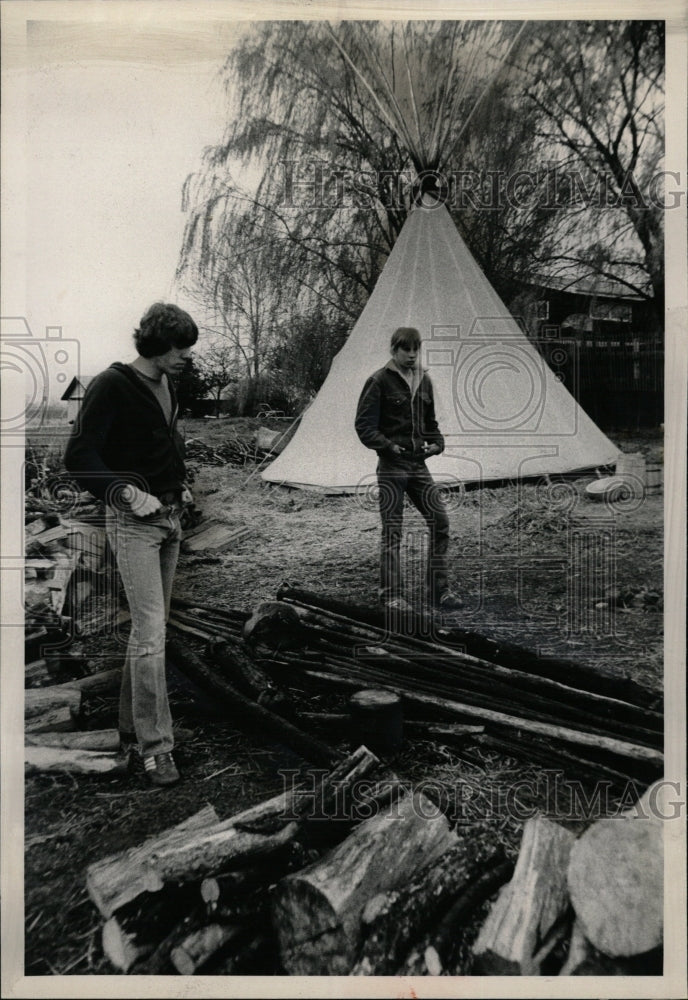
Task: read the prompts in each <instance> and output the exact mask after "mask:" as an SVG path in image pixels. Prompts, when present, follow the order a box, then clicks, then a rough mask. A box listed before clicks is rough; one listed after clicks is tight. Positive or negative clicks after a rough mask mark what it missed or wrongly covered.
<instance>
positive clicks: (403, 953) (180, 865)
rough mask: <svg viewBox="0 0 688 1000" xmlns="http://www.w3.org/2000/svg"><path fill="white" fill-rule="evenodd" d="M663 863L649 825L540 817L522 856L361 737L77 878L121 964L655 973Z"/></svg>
mask: <svg viewBox="0 0 688 1000" xmlns="http://www.w3.org/2000/svg"><path fill="white" fill-rule="evenodd" d="M610 824H612V825H613V824H615V827H614V830H613V831H612V828H611V826H610ZM608 827H609V831H608V829H607V828H608ZM648 828H650V829H649V830H648ZM613 841H616V844H617V847H616V849H615V853H614V857H613V858H612V855H611V844H612V842H613ZM603 842H604V843H605V845H608V846H606V847H605V848H602V851H601V854H600V856H599V863H598V864H596V865H595V864H593V865H592V871H591V872H590V874H588V872H589V870H590V869H589V866H590V861H591V852H599V851H600V845H601V844H602V843H603ZM661 860H662V857H661V823H659V822H658V821H657V820H648V819H647V818H643V819H640V818H638V817H637V816H621V817H619V818H618V819H611V820H603V821H600V822H598V823H595V824H593V825H592V826H591V827H589V829H588V830H587V831H586V832H585V833H583V834H582V835H581V836H580V837H578V838H576V836H575V835H574V834H573V833H572V832H571V831H569V830H567V829H565V828H563V827H562V826H560V825H558V824H557V823H554V822H552V821H550V820H548V819H547V818H546V817H544V816H541V815H537V816H535V817H534V818H532V819H530V820H528V822H527V823H526V825H525V827H524V831H523V840H522V844H521V849H520V853H519V856H518V859H517V861H516V864H515V866H514V864H513V862H512V861H510V860H509V859H507V858H506V857H505V856H504V855H503V854H502V853H501V851H497V852H496V853H492V854H485V853H481V851H480V847H479V845H477V846H476V844H475V842H474V841H473V839H472V838H470V837H466V836H464V837H460V836H459V835H458V834H457V833H456V832H455V831H454V830H453V829H452V828H451V826H450V824H449V822H448V820H447V818H446V817H445V816H444V815H443V814H442V813H441V812H440V811H439V810H438V809H436V808H433V806H432V803H431V802H430V801H429V800H428V799H427V798H425V796H424V795H423V794H422V792H421V791H420V790H418V791H415V792H414V791H413V789H411V788H409V787H407V786H405V785H404V783H403V782H401V781H400V780H399V779H398V778H397V777H396V775H394V774H392V773H390V772H389V771H387V770H386V769H385V768H384V765H383V764H382V763H381V762H380V761H379V759H378V758H377V757H375V755H374V754H371V753H370V751H369V750H367V749H366V748H365V747H359V749H358V750H356V751H355V752H354V753H353V754H352V755H350V756H349V757H348V758H346V759H345V760H344V761H342V762H340V764H338V765H337V767H335V768H334V769H332V770H331V771H329V772H324V773H323V772H317V777H316V776H315V775H311V776H310V780H309V781H306V780H304V781H303V783H302V784H300V785H297V786H295V787H293V788H291V789H288V790H285V791H283V792H282V793H280V794H278V795H276V796H274V797H273V798H271V799H268V800H267V801H263V802H260V803H258V804H257V805H255V806H253V807H251V808H249V809H246V810H244V811H243V812H241V813H239V814H237V815H235V816H232V817H230V818H228V819H225V820H220V819H219V818H218V816H217V813H216V812H215V810H214V808H213V807H212V806H207V807H205V808H204V809H203V810H201V811H200V812H199V813H197V814H195V815H193V816H191V817H189V818H188V819H187V820H186V821H185V822H183V823H181V824H179V825H178V826H176V827H174V828H172V829H169V830H166V831H164V832H163V833H160V834H158V835H156V836H154V837H151V838H149V839H148V840H146V841H144V842H143V843H141V844H139V845H136V846H133V847H130V848H128V849H127V850H124V851H121V852H120V853H118V854H116V855H112V856H109V857H106V858H103V859H102V860H101V861H98V862H95V863H93V864H91V865H90V866H89V867H88V869H87V873H86V884H87V889H88V893H89V895H90V897H91V900H92V901H93V903H94V904H95V905H96V907H97V908H98V910H99V912H100V914H101V917H102V919H103V927H102V946H103V950H104V953H105V955H106V956H107V957H108V959H109V961H110V962H111V963H112V965H113V966H114V967H115V968H116V969H117V970H119V971H121V972H126V973H130V974H165V973H175V972H176V973H179V974H181V975H195V974H209V975H234V974H271V973H286V974H288V975H360V976H371V975H440V974H445V975H446V974H457V973H462V974H466V973H472V974H476V975H530V976H532V975H556V974H558V975H572V974H574V975H583V974H587V973H595V972H597V973H598V974H601V973H602V972H603V971H606V972H607V974H609V972H610V971H614V970H616V971H617V972H618V973H619V974H629V973H630V971H631V970H632V969H633V968H635V969H636V970H637V968H638V966H637V961H638V959H640V960H641V961H644V962H645V963H646V967H645V971H647V972H648V973H651V972H653V971H655V970H656V968H657V964H658V963H660V966H661V940H662V921H661V913H662V906H661V900H662V880H661ZM603 867H604V868H605V869H606V870H604V871H603V870H602V869H603ZM647 869H649V874H648V871H647ZM591 878H592V879H594V880H595V884H594V886H591V884H590V879H591ZM496 893H498V895H497V896H496V898H495V894H496ZM648 893H650V894H651V895H652V899H653V900H656V902H655V903H653V904H652V905H650V906H648V905H647V901H648ZM491 899H494V902H493V903H492V905H491V908H490V909H489V912H488V913H487V917H486V919H485V920H484V923H483V924H482V927H481V928H480V930H479V932H478V934H477V938H476V937H475V933H474V928H473V929H471V928H472V923H473V922H474V921H475V917H476V914H479V913H480V912H482V910H483V908H484V906H485V904H486V903H487V902H488V901H489V900H491ZM467 936H468V938H470V937H473V938H474V941H473V945H472V948H471V950H470V955H471V956H472V957H471V958H469V960H468V965H467V964H466V960H465V958H461V957H460V952H461V950H462V949H465V942H466V940H467ZM631 958H632V959H633V960H634V961H636V966H635V967H634V966H632V965H629V964H628V962H629V959H631ZM462 963H463V964H462Z"/></svg>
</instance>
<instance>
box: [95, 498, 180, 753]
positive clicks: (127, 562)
mask: <svg viewBox="0 0 688 1000" xmlns="http://www.w3.org/2000/svg"><path fill="white" fill-rule="evenodd" d="M106 526H107V535H108V539H109V541H110V546H111V548H112V551H113V552H114V554H115V557H116V559H117V567H118V569H119V572H120V576H121V577H122V583H123V584H124V590H125V593H126V595H127V602H128V604H129V611H130V614H131V633H130V635H129V642H128V644H127V653H126V658H125V661H124V669H123V671H122V687H121V691H120V702H119V728H120V730H122V731H123V732H133V733H135V734H136V738H137V741H138V744H139V747H140V749H141V753H142V754H143V755H144V756H149V755H150V754H158V753H165V752H167V751H169V750H171V749H172V747H173V746H174V738H173V736H172V716H171V714H170V705H169V700H168V696H167V679H166V676H165V628H166V624H167V618H168V616H169V613H170V601H171V598H172V581H173V579H174V573H175V569H176V568H177V559H178V557H179V546H180V543H181V537H182V529H181V524H180V521H179V513H177V512H174V511H173V512H170V511H169V509H167V510H166V513H159V514H154V515H153V516H152V517H149V518H146V519H145V520H142V519H141V518H139V517H135V516H134V515H133V514H131V513H129V512H128V511H123V510H117V509H115V508H114V507H108V508H107V521H106Z"/></svg>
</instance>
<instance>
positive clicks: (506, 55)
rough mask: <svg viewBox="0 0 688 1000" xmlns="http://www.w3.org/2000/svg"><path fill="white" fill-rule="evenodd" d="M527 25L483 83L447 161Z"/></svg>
mask: <svg viewBox="0 0 688 1000" xmlns="http://www.w3.org/2000/svg"><path fill="white" fill-rule="evenodd" d="M527 24H528V22H527V21H524V22H523V24H522V25H521V27H520V28H519V29H518V31H517V32H516V34H515V35H514V37H513V39H512V41H511V44H510V45H509V48H508V49H507V51H506V53H505V54H504V56H503V57H502V59H501V60H500V63H499V65H498V66H497V68H496V69H495V71H494V73H493V74H492V75H491V76H490V78H489V79H488V80H487V82H486V83H485V86H484V87H483V90H482V92H481V93H480V95H479V96H478V98H477V100H476V101H475V103H474V104H473V107H472V108H471V110H470V111H469V112H468V115H467V116H466V118H465V119H464V122H463V124H462V125H461V128H460V129H459V132H458V135H457V136H456V138H455V139H454V142H453V143H452V145H451V147H450V149H449V151H448V152H447V159H448V158H449V157H450V156H451V154H452V153H453V152H454V150H455V149H456V147H457V145H458V142H459V140H460V139H461V136H462V135H463V134H464V132H465V131H466V129H467V128H468V125H469V123H470V120H471V118H472V117H473V115H474V114H475V111H476V109H477V108H478V106H479V105H480V103H481V102H482V101H483V99H484V98H485V95H486V94H487V93H488V91H489V90H490V88H491V87H492V85H493V83H494V81H495V80H496V79H497V75H498V73H499V71H500V69H501V68H502V66H503V65H504V64H505V63H506V61H507V60H508V58H509V56H510V55H511V53H512V52H513V51H514V48H515V47H516V44H517V42H518V40H519V39H520V37H521V36H522V35H523V33H524V32H525V29H526V27H527Z"/></svg>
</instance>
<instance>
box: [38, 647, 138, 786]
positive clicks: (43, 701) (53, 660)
mask: <svg viewBox="0 0 688 1000" xmlns="http://www.w3.org/2000/svg"><path fill="white" fill-rule="evenodd" d="M41 662H43V663H44V664H45V665H46V666H45V671H46V673H45V676H44V677H41V678H40V679H39V680H40V682H41V685H42V686H34V687H27V689H26V690H25V692H24V760H25V764H26V767H27V769H28V770H30V771H59V772H70V773H77V774H95V775H100V774H118V773H123V772H124V771H125V770H126V763H125V761H124V759H123V758H122V757H121V756H120V755H119V754H118V750H119V732H118V730H116V729H103V730H88V731H83V730H80V729H79V725H80V722H81V719H82V708H83V704H82V703H83V699H84V697H86V698H88V697H92V696H94V695H102V694H105V693H112V692H113V691H116V690H117V689H118V688H119V685H120V681H121V670H120V669H112V670H101V671H98V672H96V673H91V672H88V671H89V669H90V665H89V664H88V662H87V661H86V660H85V659H84V658H83V657H79V656H70V655H69V654H68V653H64V652H62V653H57V652H55V651H51V652H50V654H47V656H46V658H44V659H43V660H42V661H41ZM65 677H68V680H64V678H65ZM33 679H34V681H35V679H36V678H35V676H34V678H33Z"/></svg>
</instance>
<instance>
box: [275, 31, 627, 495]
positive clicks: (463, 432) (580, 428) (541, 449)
mask: <svg viewBox="0 0 688 1000" xmlns="http://www.w3.org/2000/svg"><path fill="white" fill-rule="evenodd" d="M524 27H525V25H523V26H521V28H519V29H518V32H517V34H516V35H515V36H514V37H511V36H510V34H509V31H507V32H504V31H503V30H502V28H503V26H500V25H498V24H496V23H489V22H488V23H486V25H485V27H484V30H480V31H478V32H476V33H473V34H469V37H468V39H464V38H463V37H461V49H462V51H463V52H464V55H465V61H466V67H467V68H466V74H465V78H464V79H459V76H458V75H457V72H456V67H457V64H456V62H453V63H452V64H451V66H450V67H449V68H448V70H447V73H448V77H447V80H446V81H445V83H446V85H445V86H444V88H443V90H442V100H441V101H440V102H439V105H438V106H437V109H436V112H435V119H434V121H431V120H424V119H423V115H422V113H421V110H420V109H423V108H427V107H428V106H429V105H430V101H429V98H428V93H427V92H426V91H425V88H426V87H427V84H428V81H427V79H426V78H424V77H423V76H422V74H421V75H419V74H418V73H416V74H415V76H414V72H413V60H412V58H411V57H410V56H409V49H410V46H411V34H410V30H409V28H408V26H407V27H405V28H404V31H403V33H402V39H401V41H402V43H403V44H397V45H395V46H393V47H390V55H389V59H390V60H391V62H390V65H389V66H387V67H385V66H383V65H382V64H381V62H380V59H379V57H378V55H377V54H376V53H375V52H374V50H373V48H372V46H371V44H370V41H369V39H368V35H367V32H366V30H365V28H364V26H361V25H357V24H351V25H348V26H344V29H343V31H342V32H340V33H339V34H336V33H335V32H334V31H331V32H330V34H331V37H332V41H333V43H334V44H335V45H336V47H337V50H338V51H339V52H340V53H341V55H342V58H343V59H345V60H346V62H347V64H348V65H350V67H351V69H352V72H353V73H354V74H355V76H356V79H357V81H358V82H359V83H360V86H361V87H362V88H364V89H365V90H366V92H367V93H369V95H370V99H371V101H372V102H373V107H374V108H375V110H376V113H377V114H378V115H379V117H380V119H382V120H384V121H385V122H386V123H387V125H388V127H389V129H390V131H391V132H392V133H393V134H394V135H395V136H396V137H397V139H398V142H399V143H400V144H401V145H403V146H404V148H405V149H406V150H407V152H408V156H409V159H410V161H411V162H412V164H413V166H414V168H415V170H416V174H417V175H418V177H419V178H423V176H424V175H427V174H428V173H429V174H433V173H435V172H436V171H437V172H438V173H439V174H441V171H442V170H443V169H445V167H446V166H447V165H448V163H449V162H450V158H451V156H452V154H453V151H454V150H455V148H456V145H457V142H458V140H459V139H460V137H461V134H462V132H463V131H464V130H465V129H466V126H467V125H468V123H469V121H470V120H471V117H472V115H473V113H474V111H475V109H476V107H477V106H478V104H479V103H480V102H481V101H482V100H483V99H484V97H485V94H486V93H487V92H488V90H489V88H490V85H491V83H492V82H493V81H494V79H495V78H496V74H497V72H498V71H499V69H500V68H501V67H502V66H504V65H505V64H506V61H507V59H508V57H509V54H510V53H511V52H513V50H514V46H515V45H516V44H517V43H518V42H519V40H520V39H522V37H523V31H524ZM457 37H459V36H457ZM346 39H351V42H350V44H349V47H348V48H347V44H346ZM470 39H473V41H472V42H471V43H470V44H468V42H469V41H470ZM457 44H458V43H457ZM354 51H355V53H356V55H355V56H354V55H353V54H352V53H353V52H354ZM494 62H496V65H497V70H494V69H492V68H490V65H491V63H494ZM486 72H487V73H488V79H487V81H486V85H485V87H484V89H483V90H482V93H481V95H480V97H478V99H477V101H475V102H474V103H473V105H472V108H471V110H470V112H469V113H467V114H466V113H465V107H466V105H465V102H466V100H467V99H468V96H469V95H470V93H472V91H471V85H472V83H475V80H476V79H477V78H478V77H479V76H480V73H486ZM457 120H458V121H461V122H462V124H461V127H460V130H459V133H458V135H456V134H454V132H453V128H454V123H455V122H456V121H457ZM423 187H424V184H422V183H421V184H420V190H421V191H422V189H423ZM435 194H436V197H435V198H434V199H431V200H430V202H429V203H428V199H427V196H423V195H422V194H421V195H420V197H419V200H420V202H421V203H420V204H418V205H417V206H416V207H415V208H414V209H413V210H412V211H411V212H410V214H409V216H408V218H407V219H406V222H405V223H404V226H403V227H402V230H401V232H400V234H399V236H398V238H397V240H396V242H395V244H394V247H393V248H392V252H391V253H390V255H389V257H388V259H387V262H386V264H385V266H384V268H383V271H382V274H381V275H380V277H379V279H378V282H377V284H376V286H375V288H374V289H373V293H372V295H371V296H370V299H369V300H368V303H367V305H366V306H365V308H364V310H363V312H362V313H361V316H360V318H359V319H358V322H357V323H356V325H355V326H354V328H353V330H352V331H351V333H350V335H349V338H348V340H347V342H346V344H345V345H344V347H343V348H342V349H341V351H340V352H339V354H338V355H337V356H336V357H335V359H334V361H333V363H332V367H331V369H330V372H329V375H328V377H327V379H326V381H325V382H324V384H323V386H322V388H321V389H320V392H319V393H318V395H317V397H316V399H315V400H314V401H313V403H312V404H311V406H310V407H309V408H308V410H307V411H306V412H305V414H304V415H303V418H302V421H301V424H300V426H299V428H298V430H297V432H296V434H295V435H294V437H293V438H292V439H291V441H290V442H289V444H288V445H287V447H286V448H285V449H284V451H283V452H282V453H281V454H280V455H279V456H278V457H277V458H276V459H275V461H274V462H272V464H271V465H270V466H269V467H268V468H267V469H266V470H265V471H264V472H263V473H262V475H263V478H264V479H265V480H267V481H268V482H273V483H284V484H289V485H291V486H300V487H312V488H316V489H320V490H325V491H327V492H332V493H336V492H353V491H356V490H357V489H359V488H365V487H367V486H368V485H369V484H370V483H372V482H374V481H375V467H376V463H377V456H376V455H375V453H374V452H373V451H370V450H369V449H367V448H365V447H364V446H363V445H362V444H361V443H360V441H359V440H358V437H357V435H356V431H355V429H354V419H355V414H356V406H357V402H358V398H359V395H360V392H361V389H362V387H363V384H364V382H365V380H366V378H367V377H368V376H369V375H370V374H372V372H373V371H375V370H376V369H377V368H381V367H382V366H383V365H384V364H386V362H387V361H388V360H389V357H390V351H389V342H390V338H391V335H392V333H393V332H394V330H395V329H396V328H397V327H399V326H407V327H408V326H413V327H416V328H417V329H418V330H419V332H420V335H421V337H422V339H423V348H422V358H421V360H422V363H423V365H424V367H425V368H426V369H427V371H428V373H429V375H430V377H431V379H432V381H433V385H434V390H435V405H436V411H437V417H438V421H439V425H440V429H441V430H442V433H443V434H444V437H445V442H446V447H445V451H444V453H443V454H442V455H439V456H437V457H434V458H431V459H430V460H429V461H428V468H429V470H430V472H431V473H432V475H433V476H434V478H435V479H436V480H437V481H439V482H443V483H447V484H448V485H457V484H459V483H465V482H485V481H489V480H499V479H516V478H522V477H530V476H539V475H544V474H554V473H564V472H571V471H574V470H576V469H585V468H591V467H594V466H600V465H607V464H609V463H611V462H613V461H614V460H615V458H616V456H617V454H618V450H617V448H616V447H615V446H614V445H613V444H612V443H611V441H609V440H608V438H606V437H605V435H604V434H602V432H601V431H600V430H599V429H598V428H597V427H596V426H595V424H594V423H593V422H592V421H591V420H590V418H589V417H588V416H587V415H586V414H585V413H584V411H583V410H582V409H581V408H580V407H579V406H578V404H577V402H576V400H575V399H574V398H573V396H572V395H571V394H570V393H569V392H568V390H567V389H566V387H565V386H564V385H563V384H562V382H561V381H560V380H559V379H558V378H557V375H556V372H555V371H553V370H552V369H551V368H550V367H548V365H547V364H546V362H545V360H544V359H543V357H542V355H541V353H540V352H539V351H538V350H537V349H536V348H535V347H534V346H533V345H532V344H531V343H530V342H529V341H528V338H527V337H526V335H525V334H524V333H523V331H522V330H521V328H520V327H519V325H518V323H516V321H515V320H514V319H513V318H512V317H511V316H510V314H509V312H508V310H507V309H506V307H505V306H504V304H503V303H502V302H501V300H500V298H499V296H498V295H497V293H496V292H495V291H494V289H493V288H492V287H491V285H490V283H489V281H488V280H487V278H486V277H485V275H484V274H483V273H482V271H481V269H480V267H479V266H478V264H477V263H476V261H475V260H474V258H473V256H472V255H471V253H470V251H469V249H468V247H467V246H466V244H465V243H464V241H463V239H462V238H461V235H460V234H459V231H458V229H457V228H456V226H455V225H454V222H453V221H452V219H451V216H450V215H449V212H448V211H447V209H446V208H445V207H444V205H443V204H442V199H441V197H439V195H438V194H437V192H435ZM566 352H567V349H566V346H565V344H564V343H563V342H562V344H561V345H557V346H556V347H555V349H553V350H552V351H551V360H552V361H553V363H554V364H555V367H557V365H558V366H559V368H560V370H563V367H564V365H565V362H566V360H567V358H566Z"/></svg>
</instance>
